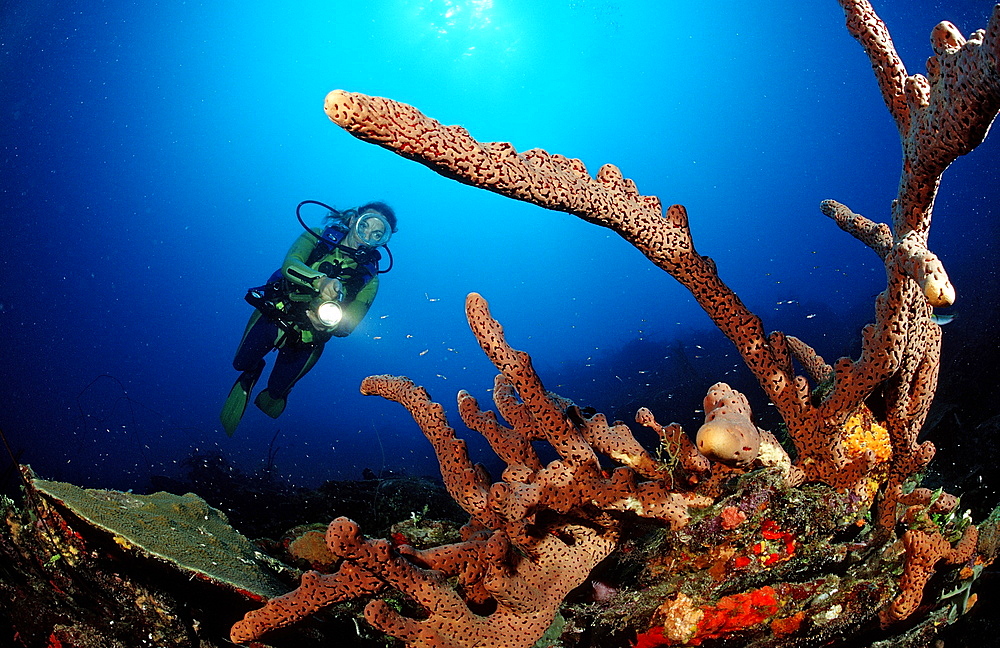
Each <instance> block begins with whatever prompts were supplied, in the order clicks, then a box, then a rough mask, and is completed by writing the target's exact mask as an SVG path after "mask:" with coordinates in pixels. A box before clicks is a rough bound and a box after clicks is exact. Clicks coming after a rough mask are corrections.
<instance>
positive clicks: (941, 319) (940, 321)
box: [931, 313, 955, 326]
mask: <svg viewBox="0 0 1000 648" xmlns="http://www.w3.org/2000/svg"><path fill="white" fill-rule="evenodd" d="M954 319H955V313H947V314H940V315H939V314H938V313H934V314H933V315H931V321H932V322H934V323H935V324H937V325H938V326H944V325H945V324H950V323H951V321H952V320H954Z"/></svg>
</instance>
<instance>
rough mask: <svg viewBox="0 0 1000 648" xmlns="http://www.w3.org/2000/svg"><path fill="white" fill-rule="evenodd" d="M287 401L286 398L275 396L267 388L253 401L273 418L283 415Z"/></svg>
mask: <svg viewBox="0 0 1000 648" xmlns="http://www.w3.org/2000/svg"><path fill="white" fill-rule="evenodd" d="M287 402H288V401H286V400H285V399H284V398H274V397H273V396H271V394H270V392H268V391H267V390H266V389H265V390H264V391H262V392H261V393H259V394H257V398H255V399H254V401H253V403H254V405H256V406H257V407H259V408H260V411H262V412H264V413H265V414H267V415H268V416H270V417H271V418H278V417H279V416H281V413H282V412H284V411H285V403H287Z"/></svg>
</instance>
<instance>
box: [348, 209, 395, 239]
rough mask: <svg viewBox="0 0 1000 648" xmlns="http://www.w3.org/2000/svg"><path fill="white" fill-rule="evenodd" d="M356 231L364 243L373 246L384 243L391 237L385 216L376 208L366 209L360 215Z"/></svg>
mask: <svg viewBox="0 0 1000 648" xmlns="http://www.w3.org/2000/svg"><path fill="white" fill-rule="evenodd" d="M355 231H356V232H357V234H358V238H359V239H360V240H361V242H362V243H364V244H365V245H368V246H372V247H374V246H376V245H383V244H384V243H386V242H387V241H388V238H389V236H388V235H389V229H388V224H387V223H386V219H385V216H383V215H382V214H381V213H379V212H377V211H375V210H369V211H366V212H364V213H362V214H360V215H359V216H358V223H357V226H356V228H355Z"/></svg>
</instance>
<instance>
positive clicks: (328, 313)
mask: <svg viewBox="0 0 1000 648" xmlns="http://www.w3.org/2000/svg"><path fill="white" fill-rule="evenodd" d="M312 311H313V312H314V313H315V314H316V319H317V320H319V321H320V322H321V323H322V324H323V326H327V327H330V328H333V327H334V326H336V325H337V324H340V320H341V319H342V318H343V317H344V309H343V308H341V306H340V304H339V303H338V302H335V301H326V300H324V301H320V302H319V303H318V304H315V305H314V306H313V307H312Z"/></svg>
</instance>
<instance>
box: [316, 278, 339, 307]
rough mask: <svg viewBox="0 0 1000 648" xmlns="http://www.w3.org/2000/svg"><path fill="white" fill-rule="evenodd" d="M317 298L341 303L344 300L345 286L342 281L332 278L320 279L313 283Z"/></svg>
mask: <svg viewBox="0 0 1000 648" xmlns="http://www.w3.org/2000/svg"><path fill="white" fill-rule="evenodd" d="M313 287H314V288H315V289H316V293H317V296H318V297H319V298H321V299H325V300H329V301H341V300H343V298H344V284H343V283H341V281H340V279H331V278H330V277H318V278H317V279H316V280H315V281H313Z"/></svg>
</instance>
